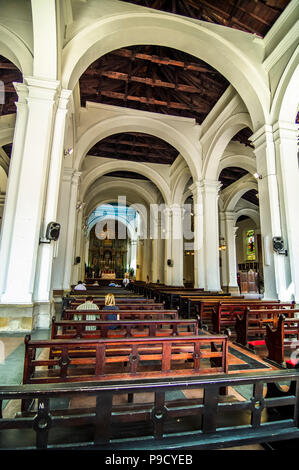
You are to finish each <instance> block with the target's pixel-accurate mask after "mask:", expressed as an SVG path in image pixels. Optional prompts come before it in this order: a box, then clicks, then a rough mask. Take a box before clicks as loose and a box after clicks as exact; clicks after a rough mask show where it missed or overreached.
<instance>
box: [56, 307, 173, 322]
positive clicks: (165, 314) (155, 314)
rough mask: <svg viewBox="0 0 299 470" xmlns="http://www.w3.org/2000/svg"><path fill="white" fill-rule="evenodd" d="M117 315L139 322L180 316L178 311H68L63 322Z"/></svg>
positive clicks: (100, 318)
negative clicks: (89, 316)
mask: <svg viewBox="0 0 299 470" xmlns="http://www.w3.org/2000/svg"><path fill="white" fill-rule="evenodd" d="M111 314H116V315H118V317H119V320H125V319H131V320H133V319H139V320H146V319H147V320H149V319H153V320H154V319H157V320H163V319H167V318H171V319H174V320H175V319H177V320H178V318H179V314H178V311H177V310H162V309H161V310H112V309H111V310H74V309H66V310H64V312H63V320H73V319H74V315H80V316H82V318H85V317H86V315H93V316H95V317H96V318H95V319H97V320H106V319H107V316H108V315H111Z"/></svg>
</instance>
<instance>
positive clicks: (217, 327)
mask: <svg viewBox="0 0 299 470" xmlns="http://www.w3.org/2000/svg"><path fill="white" fill-rule="evenodd" d="M294 306H295V303H294V302H284V303H280V302H275V301H274V302H273V301H271V302H266V301H259V302H255V301H251V300H250V301H245V300H242V301H239V302H233V303H231V302H229V303H228V302H219V303H218V304H217V305H216V307H213V308H212V318H211V320H212V331H213V332H215V333H220V332H221V331H223V330H224V329H225V328H231V327H234V325H235V322H236V315H237V314H238V315H242V314H243V313H244V312H245V311H246V309H247V308H250V311H252V310H273V309H274V310H282V309H284V310H285V309H294ZM201 325H202V321H201Z"/></svg>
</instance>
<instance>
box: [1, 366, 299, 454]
mask: <svg viewBox="0 0 299 470" xmlns="http://www.w3.org/2000/svg"><path fill="white" fill-rule="evenodd" d="M286 381H287V382H290V383H291V390H290V391H289V393H288V392H284V393H283V392H281V391H280V390H281V389H280V388H279V383H281V382H283V383H285V382H286ZM240 386H246V390H252V393H251V395H250V396H249V398H248V397H247V398H244V399H242V400H241V399H239V400H237V401H236V400H231V401H227V397H223V395H221V389H222V388H223V387H234V388H235V387H238V390H240V388H239V387H240ZM265 387H267V394H265ZM186 391H187V393H186ZM197 391H201V395H200V396H202V398H194V397H195V396H198V395H196V393H197ZM170 392H172V393H170ZM174 392H176V395H178V396H179V398H178V399H177V398H175V399H174V398H173V395H174ZM184 392H185V395H184ZM141 393H142V394H144V393H148V394H150V395H149V396H150V397H152V400H151V402H150V403H145V401H144V399H143V396H144V395H142V396H140V398H139V400H138V399H137V400H135V403H126V404H125V405H123V404H122V405H115V399H117V397H120V396H121V395H122V394H134V397H138V395H140V394H141ZM180 395H182V396H183V398H180ZM76 397H77V398H79V399H80V401H81V403H85V402H86V400H90V397H93V398H94V407H90V406H85V408H83V409H82V408H81V409H76V408H69V409H68V410H67V412H64V411H63V410H55V409H53V404H52V400H53V399H57V398H59V399H60V400H62V399H69V400H70V399H73V398H76ZM191 397H192V398H191ZM224 398H226V399H225V400H224ZM5 400H13V401H15V400H27V401H32V400H35V408H34V410H32V411H28V412H26V413H23V414H21V413H20V414H19V415H18V416H17V417H5V415H6V413H5V410H4V413H3V416H4V417H2V413H1V415H0V448H1V449H8V448H13V449H20V448H23V449H34V448H38V449H45V448H58V449H65V448H71V449H75V448H80V449H104V450H113V451H115V450H138V449H150V450H152V451H154V450H158V451H160V450H163V449H166V450H168V449H171V448H172V449H182V450H183V449H188V450H192V449H217V448H224V447H231V446H240V445H245V444H253V443H263V442H271V441H283V440H286V439H287V440H289V439H294V438H296V439H297V438H299V428H298V426H299V373H298V372H294V371H288V370H287V371H272V372H268V373H257V374H250V375H249V374H247V375H244V374H232V375H229V376H228V375H227V374H225V375H217V376H209V377H203V376H201V377H194V376H193V377H187V378H186V377H184V378H183V379H182V378H179V377H176V378H171V379H170V378H168V379H167V380H165V378H163V379H155V380H150V381H145V382H144V381H141V380H140V381H134V382H132V383H130V382H122V383H117V384H115V383H111V382H110V383H109V382H105V383H99V382H97V383H80V384H55V385H45V384H43V385H36V384H35V385H23V386H2V387H0V412H1V409H2V402H4V401H5ZM273 408H275V413H274V412H273ZM271 411H272V412H271ZM237 417H239V420H237Z"/></svg>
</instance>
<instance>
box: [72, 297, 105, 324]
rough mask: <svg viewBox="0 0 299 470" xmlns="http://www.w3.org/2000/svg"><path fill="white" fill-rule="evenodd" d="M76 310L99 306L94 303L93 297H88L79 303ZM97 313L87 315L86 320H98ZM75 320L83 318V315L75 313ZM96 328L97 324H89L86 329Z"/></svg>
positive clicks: (95, 308)
mask: <svg viewBox="0 0 299 470" xmlns="http://www.w3.org/2000/svg"><path fill="white" fill-rule="evenodd" d="M76 310H81V311H86V310H99V307H98V306H97V305H96V304H94V303H93V297H91V296H89V297H86V301H85V302H84V303H83V304H80V305H78V307H77V308H76ZM96 319H97V318H96V315H86V316H85V318H84V320H91V321H92V320H96ZM74 320H82V315H74ZM93 330H96V327H95V326H87V327H86V331H93Z"/></svg>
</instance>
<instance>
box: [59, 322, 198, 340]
mask: <svg viewBox="0 0 299 470" xmlns="http://www.w3.org/2000/svg"><path fill="white" fill-rule="evenodd" d="M91 326H92V327H95V328H96V329H95V330H94V331H90V330H86V327H91ZM197 334H198V323H197V321H196V320H126V321H125V320H116V321H109V320H103V321H101V320H95V321H78V320H62V321H57V320H56V318H55V317H53V318H52V330H51V339H62V338H64V339H72V338H109V337H113V338H115V337H148V336H179V335H181V336H187V335H197Z"/></svg>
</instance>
